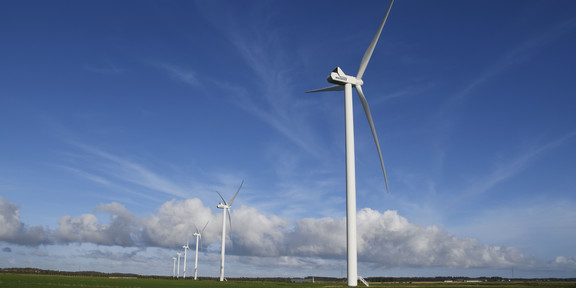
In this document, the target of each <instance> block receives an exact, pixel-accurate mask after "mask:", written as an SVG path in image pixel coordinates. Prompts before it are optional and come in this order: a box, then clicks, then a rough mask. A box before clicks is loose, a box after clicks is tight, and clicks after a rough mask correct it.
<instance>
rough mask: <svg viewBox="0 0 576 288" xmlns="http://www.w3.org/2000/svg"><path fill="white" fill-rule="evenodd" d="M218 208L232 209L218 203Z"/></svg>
mask: <svg viewBox="0 0 576 288" xmlns="http://www.w3.org/2000/svg"><path fill="white" fill-rule="evenodd" d="M216 207H217V208H220V209H226V208H230V206H228V205H224V204H222V203H218V206H216Z"/></svg>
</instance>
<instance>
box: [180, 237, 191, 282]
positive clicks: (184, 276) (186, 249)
mask: <svg viewBox="0 0 576 288" xmlns="http://www.w3.org/2000/svg"><path fill="white" fill-rule="evenodd" d="M182 248H184V272H183V276H182V278H184V279H186V254H187V253H186V252H187V251H188V249H190V247H188V240H186V245H184V246H182Z"/></svg>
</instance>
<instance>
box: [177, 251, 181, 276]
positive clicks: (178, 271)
mask: <svg viewBox="0 0 576 288" xmlns="http://www.w3.org/2000/svg"><path fill="white" fill-rule="evenodd" d="M176 255H178V270H176V271H177V272H176V279H178V277H180V255H182V253H180V252H178V253H176Z"/></svg>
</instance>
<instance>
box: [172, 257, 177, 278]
mask: <svg viewBox="0 0 576 288" xmlns="http://www.w3.org/2000/svg"><path fill="white" fill-rule="evenodd" d="M172 260H174V267H173V268H172V278H176V257H172Z"/></svg>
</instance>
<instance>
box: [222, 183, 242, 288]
mask: <svg viewBox="0 0 576 288" xmlns="http://www.w3.org/2000/svg"><path fill="white" fill-rule="evenodd" d="M242 184H244V180H242V183H240V187H238V191H236V194H234V197H232V199H231V200H230V203H228V202H226V200H224V197H222V195H220V192H218V191H216V193H218V195H219V196H220V198H221V199H222V201H223V202H224V204H222V202H220V203H218V206H216V207H218V208H220V209H222V254H221V255H220V281H224V255H225V254H226V253H225V251H226V212H228V220H229V221H230V230H232V217H231V216H230V207H231V206H232V202H234V199H236V196H238V192H240V188H242Z"/></svg>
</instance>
